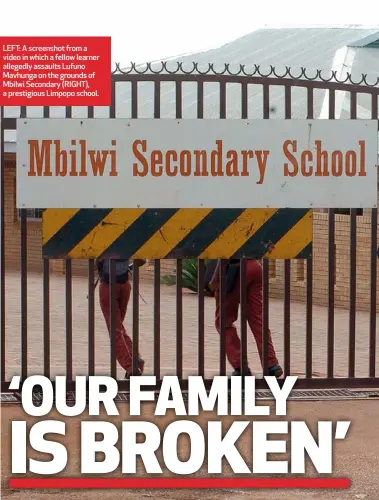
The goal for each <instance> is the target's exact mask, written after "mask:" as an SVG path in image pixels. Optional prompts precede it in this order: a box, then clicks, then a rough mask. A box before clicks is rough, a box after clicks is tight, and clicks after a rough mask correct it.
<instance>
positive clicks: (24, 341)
mask: <svg viewBox="0 0 379 500" xmlns="http://www.w3.org/2000/svg"><path fill="white" fill-rule="evenodd" d="M134 69H135V68H134ZM244 71H245V70H244ZM273 76H274V77H273ZM273 76H272V75H268V76H263V75H261V74H260V73H259V69H258V73H257V71H255V73H254V74H253V75H246V73H245V75H233V74H226V73H225V72H224V74H214V73H212V71H211V68H210V69H209V71H208V72H205V73H201V74H192V73H190V72H186V73H183V74H181V73H175V72H174V73H169V74H167V73H164V72H154V73H149V72H145V73H138V74H135V73H116V74H113V77H112V103H111V106H110V108H109V116H110V118H115V117H116V115H117V113H116V110H117V102H116V84H117V83H119V84H129V85H130V87H131V116H132V118H138V99H139V97H138V84H139V83H142V82H152V83H153V85H154V94H153V97H154V99H153V114H154V117H155V118H160V117H161V98H162V95H161V94H162V92H161V84H162V83H165V82H169V83H174V92H175V117H176V118H177V119H180V118H182V116H183V84H184V83H188V82H192V83H195V84H196V87H197V111H196V114H197V117H198V118H199V119H203V118H204V100H205V90H204V85H205V84H208V83H218V85H219V119H227V85H228V84H230V83H233V84H238V85H239V86H240V91H241V118H242V119H247V118H248V114H249V113H248V98H249V85H260V86H261V87H262V99H263V101H262V105H263V119H270V114H271V111H270V110H271V102H270V89H271V88H276V87H278V86H279V87H281V88H283V89H284V116H285V118H286V119H291V117H292V95H291V93H292V89H293V88H295V87H296V88H297V87H302V88H305V90H306V96H307V101H306V104H307V117H308V118H309V119H313V118H314V90H315V89H321V90H326V92H328V95H329V118H330V119H335V118H336V112H335V109H336V108H335V104H336V102H335V101H336V92H338V91H344V92H349V94H350V106H351V108H350V119H357V97H358V95H359V94H362V93H363V94H368V95H371V100H372V106H371V113H372V118H373V119H375V120H376V119H378V95H379V89H378V88H377V87H375V86H369V85H356V84H354V83H348V84H346V83H342V82H334V81H325V80H324V81H319V80H314V79H306V78H304V79H303V78H301V79H296V78H293V77H292V75H291V74H289V75H286V77H278V76H277V75H276V74H275V70H274V73H273ZM303 76H304V75H303ZM27 111H28V110H27V109H26V107H21V108H20V117H25V118H26V117H27ZM72 114H73V113H72V108H70V107H67V108H66V109H65V116H66V118H67V119H71V118H72ZM94 115H95V113H94V108H93V107H88V108H87V116H88V118H93V117H94ZM49 116H50V108H49V107H44V108H43V117H44V118H48V117H49ZM15 128H16V119H15V118H9V117H7V116H5V113H4V108H1V135H0V139H1V143H2V146H3V147H2V150H1V176H2V183H1V194H2V196H1V226H2V228H3V229H4V228H5V203H4V200H5V187H4V179H5V149H4V145H5V131H7V130H15ZM328 216H329V217H328V231H329V237H328V311H327V345H326V347H327V361H326V368H327V370H326V371H327V376H326V377H325V378H316V377H314V375H313V346H312V343H313V321H312V319H313V318H312V315H313V262H312V259H309V260H307V262H306V276H305V277H306V295H305V313H306V315H305V325H304V327H305V339H306V343H305V360H304V361H305V378H302V379H299V382H298V387H299V388H334V387H351V388H353V387H355V388H360V387H379V377H378V376H377V372H376V335H377V332H376V321H377V307H376V300H377V261H378V259H377V255H376V250H377V225H378V215H377V209H372V210H371V242H370V311H369V331H368V340H369V342H368V344H369V350H368V358H367V361H368V363H367V365H368V370H367V371H368V373H367V375H368V376H367V377H366V378H360V377H356V342H357V326H356V320H357V317H356V309H357V308H356V306H357V242H358V238H357V225H358V224H357V210H356V209H355V208H352V209H351V211H350V236H349V243H350V261H349V272H350V284H349V327H348V340H349V350H348V357H347V359H346V366H347V373H346V375H347V377H346V378H340V377H335V280H336V278H335V276H336V249H335V230H336V222H335V210H328ZM27 227H28V222H27V212H26V210H25V209H22V210H21V211H20V270H21V276H20V280H21V283H20V285H21V294H20V309H21V325H20V327H21V331H20V336H21V352H20V374H21V377H22V378H23V379H24V378H26V377H27V375H28V374H29V370H28V368H29V366H28V340H29V338H28V316H29V315H28V294H29V288H28V229H27ZM5 245H6V241H5V232H4V230H3V231H2V235H1V250H2V252H1V262H0V267H1V274H2V276H5V271H6V269H5ZM225 266H226V263H225V261H223V262H222V266H221V269H220V284H221V287H220V303H221V315H220V316H221V317H220V339H219V351H220V355H219V373H220V374H221V375H223V374H226V368H227V364H226V342H225V328H226V318H225V307H224V305H225V286H226V284H225ZM291 267H292V266H291V261H290V260H286V261H285V262H284V283H283V286H284V302H283V307H284V311H283V312H284V316H283V318H284V319H283V321H284V323H283V343H284V350H283V353H284V359H283V368H284V373H285V375H289V374H291V371H292V368H293V367H292V365H291V352H292V351H291ZM204 269H205V266H204V261H203V260H200V261H199V266H198V287H199V292H198V304H197V311H198V319H197V327H198V328H197V330H198V331H197V340H198V353H197V364H198V366H197V373H198V374H199V375H201V376H203V377H205V376H206V372H205V354H206V351H205V325H204V321H205V294H204V289H203V282H204ZM42 270H43V274H42V284H43V331H42V332H41V333H42V335H43V373H44V374H45V375H46V376H48V377H50V375H51V353H50V344H51V338H50V312H51V310H50V262H49V261H48V260H47V259H45V260H44V261H43V263H42ZM182 270H183V262H182V261H181V260H178V261H177V265H176V289H175V291H176V299H175V300H176V367H175V371H176V374H177V376H178V377H179V378H180V379H181V383H182V387H183V388H185V387H186V384H187V382H186V380H185V379H184V380H183V376H184V367H183V356H184V334H185V333H186V332H185V330H184V325H183V278H182ZM64 271H65V299H64V303H65V337H66V342H65V344H66V345H65V348H66V349H65V358H66V370H65V373H66V375H67V377H68V380H69V384H68V385H69V387H73V383H72V379H73V375H74V373H73V362H74V360H73V348H74V345H73V321H72V319H73V265H72V262H71V261H70V260H66V262H65V266H64ZM95 275H96V274H95V264H94V261H93V260H89V261H88V274H87V277H88V367H87V374H88V375H94V374H95V373H96V359H95V348H96V337H95V331H96V324H95V289H94V281H95ZM160 281H161V263H160V261H159V260H155V261H154V291H153V325H152V340H153V343H154V355H153V362H154V374H155V375H156V377H157V379H158V386H159V385H160V383H161V382H160V380H161V378H162V376H163V375H164V373H162V369H161V306H162V298H161V289H160V286H161V285H160ZM115 285H116V283H115V279H114V263H113V264H112V266H111V286H110V308H111V325H110V331H111V333H110V362H109V371H110V374H111V375H112V376H113V377H115V378H117V356H116V338H117V332H116V322H115V308H114V300H115V294H116V286H115ZM269 288H270V280H269V264H268V261H267V260H264V261H263V297H262V298H263V372H264V373H265V374H267V373H268V335H269V326H270V325H269V317H270V314H269V295H270V293H269V292H270V290H269ZM5 292H6V290H5V279H2V280H1V383H2V390H6V389H7V387H8V384H9V379H8V377H7V371H6V367H7V365H6V363H7V359H6V297H5ZM240 298H241V316H240V325H241V332H240V334H241V368H242V370H244V371H245V370H246V369H247V348H248V347H247V345H248V342H247V339H248V337H247V336H248V333H247V321H246V263H245V262H244V261H242V263H241V280H240ZM139 300H140V298H139V270H138V268H137V266H135V267H134V272H133V294H132V315H133V332H132V337H133V372H134V373H136V372H137V369H138V356H139V336H140V331H139ZM112 304H113V305H112ZM12 335H14V332H12ZM9 338H11V337H9ZM10 361H11V362H12V360H10ZM207 384H208V385H209V384H210V381H209V380H208V381H207ZM119 386H120V389H127V388H128V382H127V381H124V380H119ZM258 387H261V388H263V387H265V382H264V381H258Z"/></svg>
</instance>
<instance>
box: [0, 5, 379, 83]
mask: <svg viewBox="0 0 379 500" xmlns="http://www.w3.org/2000/svg"><path fill="white" fill-rule="evenodd" d="M311 5H312V8H310V4H309V2H304V0H286V1H285V2H283V1H282V0H271V1H270V2H260V3H259V8H257V4H256V2H252V1H251V0H233V2H231V1H230V0H185V1H183V2H178V0H159V1H157V0H138V1H137V2H122V1H120V0H107V1H106V2H104V0H80V1H78V0H66V1H65V2H64V3H63V4H62V6H61V8H60V9H59V13H57V7H56V2H52V1H51V0H33V1H32V2H31V1H30V0H12V1H10V2H9V1H5V0H3V1H2V2H1V20H2V23H1V35H2V36H6V35H8V36H12V35H13V36H21V35H23V36H28V35H30V36H54V35H55V36H58V35H60V36H101V35H103V36H111V37H112V60H113V61H118V62H121V63H122V65H123V66H124V67H125V66H128V65H129V63H130V61H135V62H146V61H151V60H154V59H161V58H166V57H170V56H177V55H179V54H183V53H188V52H199V51H201V50H206V49H210V48H214V47H219V46H220V45H222V44H224V43H227V42H230V41H232V40H235V39H236V38H238V37H240V36H243V35H246V34H248V33H251V32H252V31H254V30H256V29H258V28H262V27H264V25H266V24H269V25H276V26H283V25H291V26H295V25H315V24H318V25H320V24H323V25H328V26H333V25H334V26H336V25H342V24H344V25H346V24H349V25H357V24H358V25H359V24H361V25H366V26H372V25H373V23H378V19H379V2H378V3H376V2H375V1H373V0H360V1H359V2H351V3H350V2H346V0H333V1H330V0H317V3H315V4H311ZM20 12H22V16H20V15H17V13H20ZM89 15H90V21H89V18H88V16H89ZM5 20H6V22H5ZM210 62H211V61H210ZM225 62H233V61H225ZM236 62H237V63H238V64H239V63H241V62H242V61H236ZM257 62H258V61H257ZM268 63H269V61H268ZM285 63H286V61H283V64H285ZM373 76H375V75H373Z"/></svg>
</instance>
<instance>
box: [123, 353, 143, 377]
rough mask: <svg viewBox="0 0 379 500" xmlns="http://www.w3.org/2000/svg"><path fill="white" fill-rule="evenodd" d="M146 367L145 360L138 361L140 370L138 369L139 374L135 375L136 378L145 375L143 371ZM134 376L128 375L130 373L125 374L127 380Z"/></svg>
mask: <svg viewBox="0 0 379 500" xmlns="http://www.w3.org/2000/svg"><path fill="white" fill-rule="evenodd" d="M144 366H145V360H144V359H142V358H139V359H138V368H137V373H136V374H135V376H139V375H142V374H143V369H144ZM131 375H132V374H131V373H128V372H125V379H127V380H128V379H129V378H130V376H131Z"/></svg>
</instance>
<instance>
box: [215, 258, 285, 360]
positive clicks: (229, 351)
mask: <svg viewBox="0 0 379 500" xmlns="http://www.w3.org/2000/svg"><path fill="white" fill-rule="evenodd" d="M246 285H247V300H246V302H247V303H246V319H247V322H248V324H249V326H250V329H251V331H252V332H253V335H254V338H255V342H256V344H257V348H258V353H259V357H260V360H261V363H262V340H263V331H262V266H261V265H260V263H259V262H257V261H256V260H252V259H249V260H246ZM239 305H240V282H239V279H238V281H237V283H236V286H235V287H234V290H233V291H232V292H231V293H227V294H226V297H225V303H224V307H225V323H226V325H225V338H226V340H225V344H226V345H225V347H226V355H227V358H228V361H229V363H230V364H231V365H232V367H233V368H234V369H240V368H241V358H240V352H241V343H240V339H239V337H238V334H237V329H236V327H235V326H234V323H235V321H237V318H238V309H239ZM215 323H216V328H217V331H218V332H220V298H219V293H216V322H215ZM262 364H263V363H262ZM277 364H279V363H278V360H277V358H276V354H275V349H274V345H273V343H272V338H271V332H270V331H269V335H268V367H269V368H272V367H273V366H275V365H277Z"/></svg>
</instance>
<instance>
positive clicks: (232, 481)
mask: <svg viewBox="0 0 379 500" xmlns="http://www.w3.org/2000/svg"><path fill="white" fill-rule="evenodd" d="M9 487H10V488H11V489H105V488H111V489H172V488H175V489H203V488H208V489H212V488H213V489H222V488H239V489H347V488H350V479H348V478H281V479H279V478H275V479H273V478H261V479H258V478H257V479H255V478H254V479H253V478H220V479H218V478H184V477H183V478H182V477H181V478H134V479H128V478H83V477H77V478H12V479H9Z"/></svg>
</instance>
